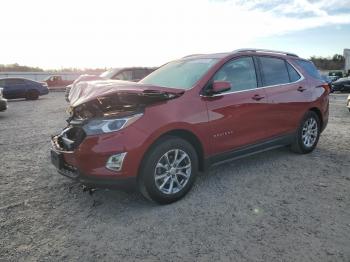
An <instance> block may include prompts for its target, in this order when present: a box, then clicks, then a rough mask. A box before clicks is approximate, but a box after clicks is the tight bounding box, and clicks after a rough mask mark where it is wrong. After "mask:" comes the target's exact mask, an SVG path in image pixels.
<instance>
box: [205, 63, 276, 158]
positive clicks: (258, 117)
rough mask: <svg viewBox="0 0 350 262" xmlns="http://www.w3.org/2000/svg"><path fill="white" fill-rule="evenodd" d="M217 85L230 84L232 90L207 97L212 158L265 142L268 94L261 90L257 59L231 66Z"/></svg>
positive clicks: (218, 77) (217, 77)
mask: <svg viewBox="0 0 350 262" xmlns="http://www.w3.org/2000/svg"><path fill="white" fill-rule="evenodd" d="M213 81H229V82H230V83H231V89H230V90H228V91H225V92H223V93H220V94H215V95H213V96H205V97H203V99H204V100H205V101H206V104H207V108H208V115H209V121H210V123H209V125H210V133H209V134H208V135H209V137H210V140H211V142H212V154H217V153H223V152H228V151H230V150H233V149H236V148H239V147H242V146H246V145H251V144H254V143H257V142H259V141H261V140H264V139H265V138H266V137H267V133H266V128H267V126H268V124H269V123H267V122H266V121H265V119H266V115H267V114H269V111H268V107H267V104H266V101H267V97H266V94H265V90H264V89H260V88H258V81H257V74H256V69H255V64H254V61H253V58H252V57H246V56H245V57H240V58H235V59H233V60H231V61H229V62H227V63H226V64H225V65H223V66H222V67H221V69H219V70H218V71H217V72H216V74H215V75H214V77H213V78H212V80H211V82H213ZM209 88H210V87H209Z"/></svg>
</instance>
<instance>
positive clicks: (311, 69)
mask: <svg viewBox="0 0 350 262" xmlns="http://www.w3.org/2000/svg"><path fill="white" fill-rule="evenodd" d="M296 62H297V64H298V65H299V66H300V67H301V68H302V69H303V70H305V71H306V73H307V74H308V75H309V76H312V77H314V78H316V79H320V80H322V77H321V75H320V73H319V72H318V70H317V68H316V67H315V65H314V64H313V63H312V62H311V61H305V60H296Z"/></svg>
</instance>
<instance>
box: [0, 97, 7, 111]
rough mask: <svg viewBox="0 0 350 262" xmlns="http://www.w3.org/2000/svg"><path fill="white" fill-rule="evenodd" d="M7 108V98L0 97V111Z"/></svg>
mask: <svg viewBox="0 0 350 262" xmlns="http://www.w3.org/2000/svg"><path fill="white" fill-rule="evenodd" d="M6 109H7V100H6V99H0V111H5V110H6Z"/></svg>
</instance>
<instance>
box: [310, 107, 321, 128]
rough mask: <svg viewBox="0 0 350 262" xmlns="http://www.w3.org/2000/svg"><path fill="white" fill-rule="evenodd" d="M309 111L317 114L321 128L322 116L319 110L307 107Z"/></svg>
mask: <svg viewBox="0 0 350 262" xmlns="http://www.w3.org/2000/svg"><path fill="white" fill-rule="evenodd" d="M309 111H311V112H314V113H315V114H316V115H317V116H318V119H319V120H320V125H321V129H323V116H322V113H321V110H320V109H318V108H317V107H312V108H310V109H309Z"/></svg>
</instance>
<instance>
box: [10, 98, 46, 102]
mask: <svg viewBox="0 0 350 262" xmlns="http://www.w3.org/2000/svg"><path fill="white" fill-rule="evenodd" d="M46 99H47V97H39V98H38V99H35V100H29V99H25V98H16V99H7V102H8V103H16V102H35V101H40V100H46Z"/></svg>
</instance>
